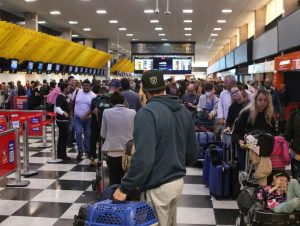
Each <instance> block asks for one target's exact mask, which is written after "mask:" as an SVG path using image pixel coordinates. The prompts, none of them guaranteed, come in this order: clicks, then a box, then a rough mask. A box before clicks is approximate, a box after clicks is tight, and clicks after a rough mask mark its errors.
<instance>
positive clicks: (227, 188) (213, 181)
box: [209, 143, 232, 198]
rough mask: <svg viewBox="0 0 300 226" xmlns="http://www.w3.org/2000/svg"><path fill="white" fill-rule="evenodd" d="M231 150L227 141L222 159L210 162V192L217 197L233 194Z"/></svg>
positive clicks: (226, 196)
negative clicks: (230, 162) (217, 161)
mask: <svg viewBox="0 0 300 226" xmlns="http://www.w3.org/2000/svg"><path fill="white" fill-rule="evenodd" d="M229 152H230V149H229V148H228V145H227V143H225V145H224V149H223V153H222V154H223V156H222V161H220V162H219V163H215V164H213V161H211V163H210V169H209V192H210V193H211V195H213V196H215V197H216V198H228V197H229V196H230V195H231V184H230V183H231V170H232V166H231V164H229V163H226V156H227V160H228V161H229V157H228V156H229Z"/></svg>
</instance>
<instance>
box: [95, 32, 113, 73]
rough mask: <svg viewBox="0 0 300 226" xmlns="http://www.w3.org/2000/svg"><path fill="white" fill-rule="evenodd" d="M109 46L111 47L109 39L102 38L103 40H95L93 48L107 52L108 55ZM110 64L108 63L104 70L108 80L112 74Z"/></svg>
mask: <svg viewBox="0 0 300 226" xmlns="http://www.w3.org/2000/svg"><path fill="white" fill-rule="evenodd" d="M109 46H110V43H109V39H107V38H101V39H94V43H93V47H94V48H95V49H98V50H101V51H103V52H106V53H108V51H109ZM109 65H110V62H108V63H107V64H106V65H105V66H104V67H103V69H104V70H105V77H106V78H107V79H108V76H109V74H110V67H109Z"/></svg>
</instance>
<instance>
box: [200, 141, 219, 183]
mask: <svg viewBox="0 0 300 226" xmlns="http://www.w3.org/2000/svg"><path fill="white" fill-rule="evenodd" d="M223 146H224V145H223V143H222V142H213V143H211V144H210V145H209V146H208V148H207V149H206V151H205V156H204V164H203V183H204V184H206V185H207V186H208V185H209V169H210V164H211V161H212V158H211V156H212V157H213V162H214V164H215V165H217V164H218V162H220V163H222V161H223V154H224V153H223V152H224V147H223Z"/></svg>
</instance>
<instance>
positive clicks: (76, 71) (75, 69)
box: [74, 66, 79, 75]
mask: <svg viewBox="0 0 300 226" xmlns="http://www.w3.org/2000/svg"><path fill="white" fill-rule="evenodd" d="M78 69H79V68H78V67H77V66H75V67H74V74H75V75H77V74H78V72H79V70H78Z"/></svg>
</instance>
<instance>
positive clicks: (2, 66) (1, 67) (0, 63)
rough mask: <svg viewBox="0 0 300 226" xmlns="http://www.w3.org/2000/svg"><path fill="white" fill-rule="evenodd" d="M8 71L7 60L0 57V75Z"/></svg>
mask: <svg viewBox="0 0 300 226" xmlns="http://www.w3.org/2000/svg"><path fill="white" fill-rule="evenodd" d="M5 70H6V59H5V58H3V57H0V73H2V72H3V71H5Z"/></svg>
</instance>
